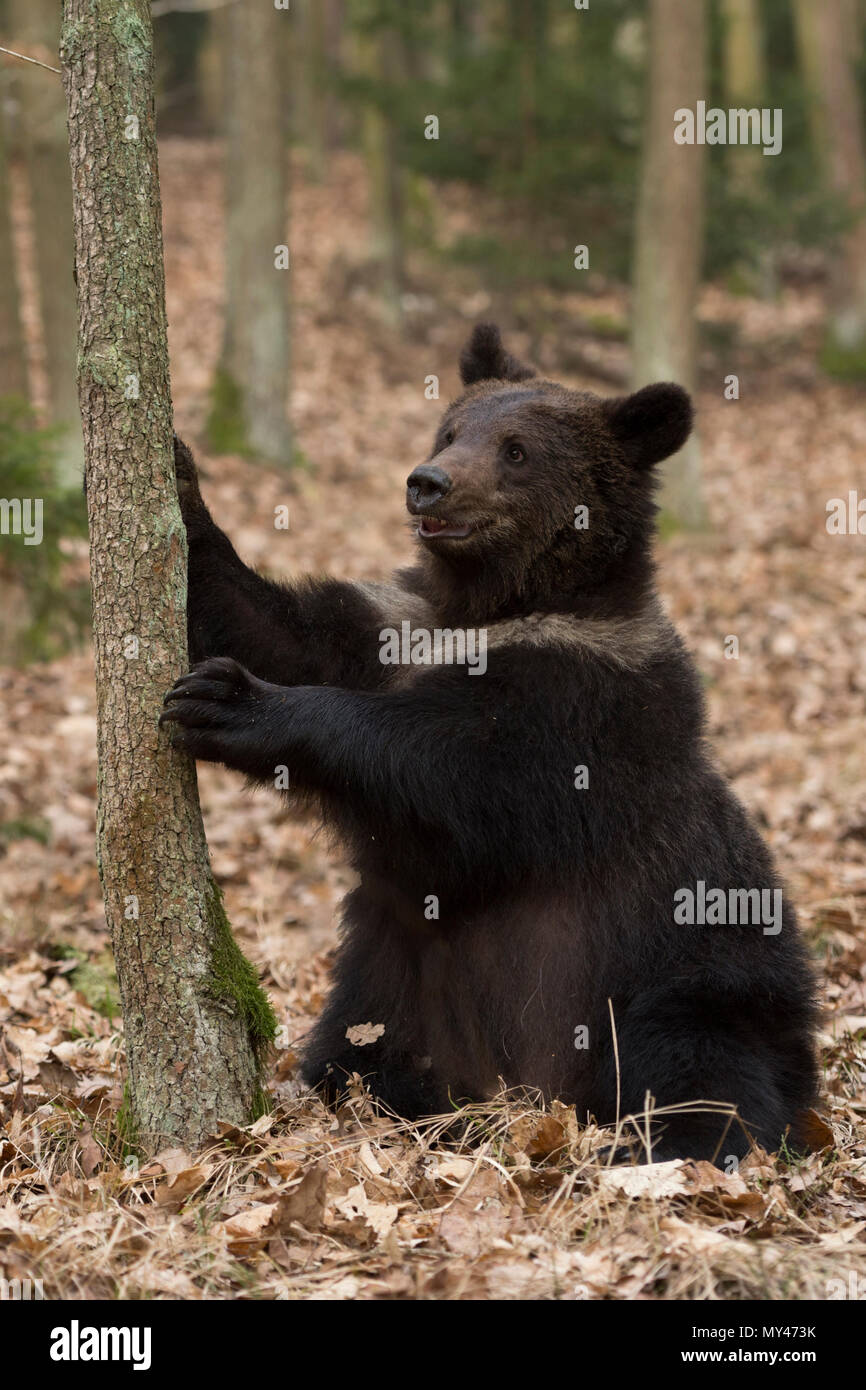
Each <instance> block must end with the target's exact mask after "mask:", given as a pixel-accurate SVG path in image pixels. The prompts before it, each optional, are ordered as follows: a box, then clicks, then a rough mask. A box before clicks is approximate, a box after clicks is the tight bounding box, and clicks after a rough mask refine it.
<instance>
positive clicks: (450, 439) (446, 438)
mask: <svg viewBox="0 0 866 1390" xmlns="http://www.w3.org/2000/svg"><path fill="white" fill-rule="evenodd" d="M453 443H454V431H453V430H446V431H445V433H444V434H443V436H442V444H443V447H444V448H446V449H447V447H448V445H449V444H453Z"/></svg>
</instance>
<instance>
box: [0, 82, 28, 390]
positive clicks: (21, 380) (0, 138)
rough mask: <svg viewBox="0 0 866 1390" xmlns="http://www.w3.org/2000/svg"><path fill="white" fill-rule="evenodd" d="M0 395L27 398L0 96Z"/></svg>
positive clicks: (0, 97) (0, 98)
mask: <svg viewBox="0 0 866 1390" xmlns="http://www.w3.org/2000/svg"><path fill="white" fill-rule="evenodd" d="M0 266H2V267H3V273H2V274H0V396H23V397H24V398H25V399H26V397H27V361H26V359H25V356H24V335H23V333H22V331H21V305H20V302H19V298H18V271H17V266H16V256H15V238H14V234H13V231H12V203H11V200H10V197H9V175H8V170H7V165H6V131H5V114H4V111H3V105H2V93H0Z"/></svg>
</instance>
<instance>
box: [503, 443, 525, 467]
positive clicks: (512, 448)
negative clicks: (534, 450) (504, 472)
mask: <svg viewBox="0 0 866 1390" xmlns="http://www.w3.org/2000/svg"><path fill="white" fill-rule="evenodd" d="M505 457H506V458H507V459H508V462H509V463H525V462H526V454H525V453H524V452H523V450H522V449H521V447H520V445H519V444H509V446H508V448H507V449H506V450H505Z"/></svg>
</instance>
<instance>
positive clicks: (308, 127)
mask: <svg viewBox="0 0 866 1390" xmlns="http://www.w3.org/2000/svg"><path fill="white" fill-rule="evenodd" d="M295 15H296V20H295V22H296V23H297V25H298V40H299V41H298V42H296V43H295V45H294V52H295V54H296V55H297V59H296V62H295V64H294V69H295V74H296V76H295V81H294V82H293V83H292V86H293V87H294V92H295V101H294V120H295V131H296V136H297V138H298V139H299V140H300V141H301V144H302V145H303V149H304V155H305V165H306V170H307V174H308V175H309V177H310V178H311V179H312V180H313V181H314V182H316V183H318V182H319V181H320V180H321V179H322V177H323V175H324V171H325V115H326V92H325V85H324V83H325V24H326V17H325V12H324V9H323V0H295Z"/></svg>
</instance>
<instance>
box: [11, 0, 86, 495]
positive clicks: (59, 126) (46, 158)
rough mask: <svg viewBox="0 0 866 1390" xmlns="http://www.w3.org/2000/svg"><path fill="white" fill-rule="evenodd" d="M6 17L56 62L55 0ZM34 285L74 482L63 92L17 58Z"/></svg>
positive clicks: (54, 410)
mask: <svg viewBox="0 0 866 1390" xmlns="http://www.w3.org/2000/svg"><path fill="white" fill-rule="evenodd" d="M10 21H11V25H12V30H13V33H14V35H15V42H16V43H17V44H18V45H19V46H20V48H21V51H22V52H24V53H27V54H28V55H30V56H31V57H36V58H40V59H41V60H42V61H43V62H46V63H50V64H53V65H54V66H55V67H56V66H57V44H58V40H59V37H60V7H59V5H58V4H57V0H12V5H11V8H10ZM15 80H16V89H17V94H18V98H19V101H20V103H21V126H22V132H23V137H24V139H23V144H24V152H25V162H26V170H27V182H28V191H29V199H30V210H31V221H32V227H33V242H34V249H35V252H36V271H37V283H38V290H39V316H40V320H41V324H42V341H43V344H44V348H45V369H46V374H47V377H48V409H49V418H50V420H51V423H52V424H54V425H57V426H59V427H60V428H61V434H60V436H59V438H58V443H57V479H58V482H59V483H60V485H61V486H62V487H80V486H81V464H82V452H81V447H82V446H81V430H80V428H79V424H78V394H77V390H76V383H75V371H76V367H75V332H76V323H77V318H76V308H75V282H74V280H73V277H72V207H71V198H70V188H69V159H68V156H67V148H66V125H65V119H64V108H63V92H62V91H61V88H60V83H59V81H58V79H57V78H56V77H54V76H52V75H51V73H47V72H44V71H43V70H42V69H41V68H37V67H30V66H28V65H27V64H26V63H20V64H19V65H18V67H17V68H16V71H15Z"/></svg>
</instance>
